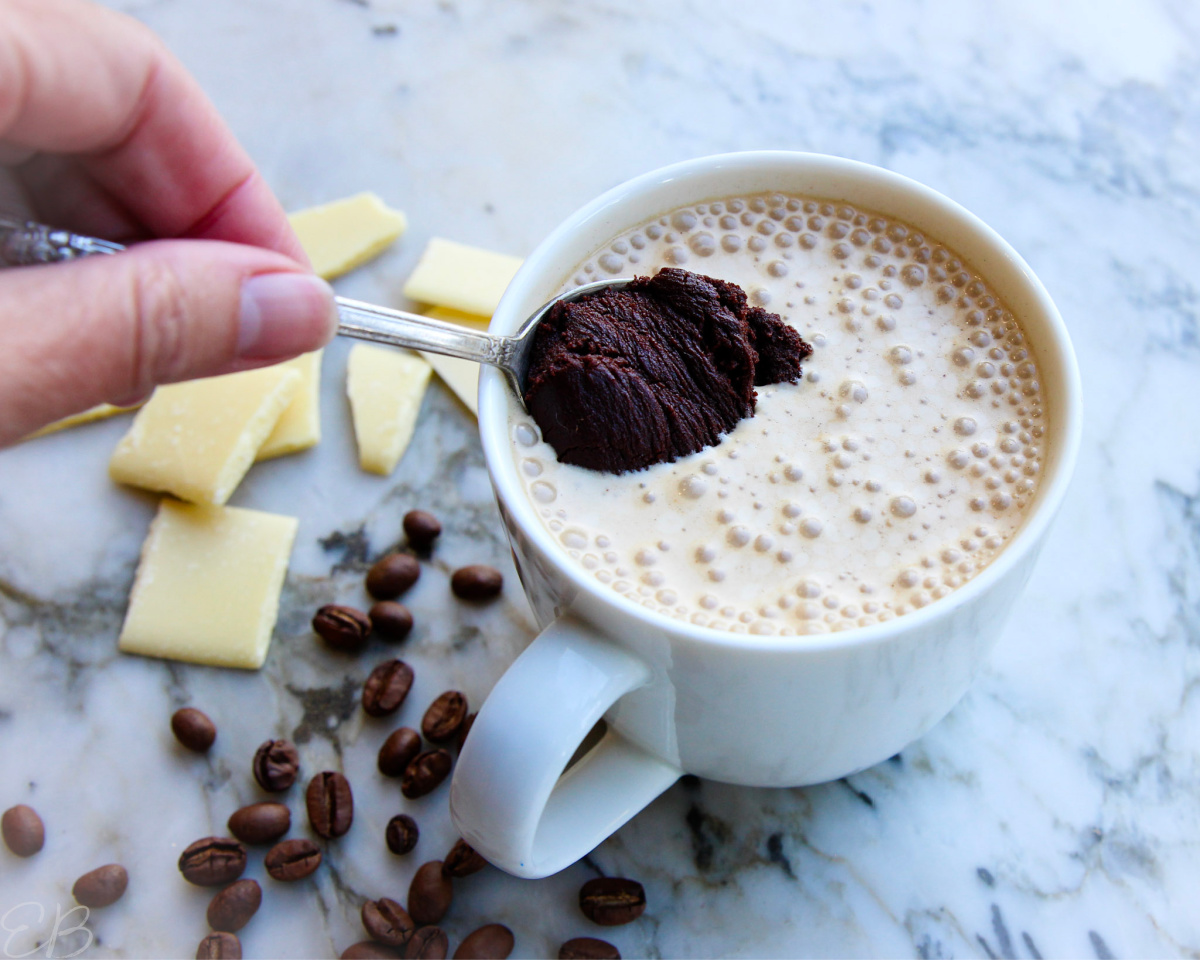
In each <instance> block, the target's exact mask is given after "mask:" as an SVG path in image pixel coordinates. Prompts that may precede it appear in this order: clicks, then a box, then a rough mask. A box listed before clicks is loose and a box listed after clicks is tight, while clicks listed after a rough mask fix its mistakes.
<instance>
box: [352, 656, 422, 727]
mask: <svg viewBox="0 0 1200 960" xmlns="http://www.w3.org/2000/svg"><path fill="white" fill-rule="evenodd" d="M412 682H413V671H412V667H410V666H409V665H408V664H407V663H405V662H404V661H403V660H385V661H384V662H383V663H381V664H380V665H379V666H377V667H376V668H375V669H374V670H372V671H371V675H370V676H369V677H367V682H366V683H365V684H363V692H362V706H363V710H365V711H366V712H367V714H368V716H372V717H386V716H387V715H388V714H389V713H395V712H396V711H397V710H399V709H400V704H402V703H403V702H404V698H405V697H407V696H408V691H409V690H411V689H412Z"/></svg>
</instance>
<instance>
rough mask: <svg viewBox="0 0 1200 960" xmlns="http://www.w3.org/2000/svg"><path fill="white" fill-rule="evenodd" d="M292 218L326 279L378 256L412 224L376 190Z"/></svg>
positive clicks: (299, 213) (315, 268) (313, 259)
mask: <svg viewBox="0 0 1200 960" xmlns="http://www.w3.org/2000/svg"><path fill="white" fill-rule="evenodd" d="M288 220H289V221H291V224H292V229H293V230H295V231H296V236H298V237H299V238H300V244H301V246H303V247H304V252H305V253H307V254H308V259H309V260H311V261H312V266H313V270H314V271H315V272H316V273H317V275H318V276H321V277H324V278H325V279H326V280H332V279H333V278H334V277H340V276H341V275H342V274H343V273H347V272H349V271H351V270H353V269H354V268H355V267H357V266H359V265H361V264H363V263H366V262H367V261H368V260H370V259H371V258H372V257H374V256H378V255H379V254H380V253H382V252H383V251H384V250H386V249H387V248H388V247H389V246H391V244H392V243H393V242H394V241H395V240H396V238H397V237H399V236H400V234H402V233H404V231H405V229H407V227H408V220H407V219H406V218H405V216H404V214H403V213H401V212H400V211H399V210H392V209H390V208H389V207H388V206H387V205H386V204H385V203H384V202H383V201H382V200H380V199H379V197H377V196H376V195H375V194H373V193H359V194H356V195H355V196H353V197H347V198H346V199H344V200H335V201H333V202H332V203H326V204H322V205H321V206H319V207H309V208H308V209H306V210H298V211H296V212H295V213H293V214H292V215H291V216H289V217H288Z"/></svg>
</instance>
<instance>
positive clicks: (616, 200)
mask: <svg viewBox="0 0 1200 960" xmlns="http://www.w3.org/2000/svg"><path fill="white" fill-rule="evenodd" d="M780 163H783V164H795V165H797V166H798V167H803V166H805V165H808V166H809V167H811V168H826V169H829V170H837V171H838V172H840V173H843V174H847V175H850V176H852V177H856V178H861V179H863V180H866V181H874V182H875V183H876V184H877V185H882V186H884V187H886V188H890V189H895V190H898V191H901V192H904V193H907V194H908V195H909V197H910V198H914V199H915V200H916V201H918V202H920V203H924V204H926V205H928V206H929V207H932V208H934V209H935V210H936V211H937V212H939V213H940V214H941V215H943V216H949V217H951V218H953V219H955V220H957V221H958V222H959V224H960V225H961V226H962V227H964V228H966V229H967V230H968V231H972V232H974V233H975V234H976V237H977V238H978V239H980V240H982V241H983V242H984V243H985V244H986V245H988V246H990V247H991V248H992V250H993V251H994V252H995V253H996V254H998V255H999V256H1000V257H1001V258H1002V259H1004V260H1006V261H1008V263H1009V264H1010V265H1012V266H1015V267H1016V268H1017V273H1018V274H1019V280H1018V282H1019V283H1022V284H1024V285H1025V287H1026V291H1025V292H1026V293H1027V294H1028V295H1030V296H1031V297H1032V299H1033V301H1034V303H1035V304H1036V307H1037V308H1038V309H1039V310H1040V311H1041V313H1042V314H1043V315H1044V318H1045V320H1046V325H1047V331H1048V333H1049V334H1051V335H1052V336H1047V337H1045V338H1044V341H1045V342H1046V343H1047V344H1049V343H1050V341H1051V340H1053V341H1056V343H1055V346H1056V347H1057V350H1058V354H1059V356H1060V357H1061V367H1062V369H1061V370H1060V371H1058V374H1059V375H1060V376H1061V379H1062V384H1061V385H1062V396H1061V401H1060V404H1059V407H1060V408H1059V409H1055V410H1054V415H1055V416H1056V417H1057V418H1059V419H1060V420H1061V429H1059V430H1058V432H1059V433H1060V434H1061V439H1060V440H1059V443H1058V447H1059V456H1058V459H1057V463H1056V464H1055V465H1054V468H1053V471H1051V470H1047V472H1046V474H1044V475H1043V478H1042V488H1041V490H1040V491H1039V495H1038V497H1037V499H1036V500H1035V502H1034V503H1033V505H1032V510H1031V512H1030V514H1029V515H1028V516H1027V517H1026V519H1025V522H1024V523H1023V524H1022V525H1021V527H1020V528H1019V529H1018V531H1017V532H1016V534H1015V535H1014V537H1013V539H1012V540H1011V541H1009V543H1008V544H1007V545H1006V546H1005V547H1004V549H1003V550H1001V552H1000V553H999V555H998V556H997V557H996V558H995V559H994V560H992V561H991V562H990V563H989V564H988V565H987V566H986V567H985V568H984V569H983V570H982V571H981V572H980V573H979V574H978V575H976V576H975V577H974V578H972V579H971V580H970V581H968V582H967V583H965V584H963V585H962V586H961V587H957V588H955V589H954V590H952V591H951V592H950V593H949V594H947V595H946V596H945V597H942V598H940V599H937V600H934V601H932V602H931V603H930V604H929V605H928V606H926V607H923V608H921V609H919V610H915V611H911V612H909V613H905V614H902V615H900V616H897V617H895V618H893V619H891V620H887V621H884V622H881V623H874V624H871V625H869V626H865V627H861V626H856V627H853V628H850V629H848V630H842V631H837V632H830V633H818V634H796V635H793V636H786V635H781V634H778V633H775V634H752V633H750V632H749V631H747V632H746V633H733V632H731V631H728V630H716V629H713V628H712V627H701V626H698V625H697V624H694V623H691V622H690V621H687V620H682V619H679V618H677V617H673V616H671V615H670V614H665V613H659V612H658V611H654V610H649V609H647V608H646V607H643V606H642V605H641V604H640V603H635V602H634V601H632V600H630V599H628V598H626V597H625V596H623V595H622V594H619V593H617V592H616V591H614V590H613V589H611V588H610V587H607V586H605V585H603V584H598V583H593V582H591V580H590V579H589V578H587V577H586V576H585V575H584V571H583V570H582V568H580V569H576V568H575V565H574V564H573V563H572V562H571V560H570V558H569V557H567V556H566V555H565V553H564V552H563V550H562V548H561V546H560V545H559V544H558V543H557V542H556V541H555V540H554V538H553V537H552V536H551V535H550V531H549V530H547V529H546V528H545V526H544V525H543V524H542V523H541V521H540V520H539V519H538V517H537V516H536V513H535V511H534V508H533V505H532V503H531V502H530V501H529V499H528V497H527V496H525V494H524V491H523V489H522V487H521V481H520V478H519V477H518V476H517V473H516V464H515V461H514V459H513V457H512V454H511V450H510V441H509V437H508V433H509V431H508V423H509V418H508V412H509V411H508V400H509V395H508V390H509V388H508V385H507V381H506V380H505V378H504V375H503V374H502V373H501V372H500V370H499V369H497V368H495V367H489V366H486V365H485V366H484V367H483V369H482V370H481V371H480V380H479V432H480V438H481V441H482V443H483V449H484V456H485V459H486V460H487V464H488V469H489V474H490V475H491V478H492V483H493V486H494V488H495V490H496V494H497V497H498V498H500V499H501V501H502V504H503V506H504V508H505V510H506V511H507V512H508V514H509V516H510V517H511V518H512V520H513V522H514V523H515V524H516V525H517V526H518V528H519V529H520V530H521V533H522V535H523V536H525V537H528V538H529V539H530V540H532V541H533V542H534V543H536V544H537V546H538V547H539V549H540V550H541V552H542V553H543V554H545V555H546V556H547V557H549V558H551V559H552V560H553V562H554V565H555V569H556V571H557V572H558V573H559V574H560V575H562V576H564V577H565V578H566V579H567V580H569V581H570V583H571V585H572V586H573V587H574V588H575V589H576V590H577V591H578V592H579V593H582V594H585V595H587V596H588V597H589V598H590V599H592V600H594V601H596V602H598V603H600V604H602V605H604V606H609V607H614V608H616V609H617V610H619V611H621V612H622V613H624V614H626V615H629V616H632V617H634V618H636V619H637V620H639V621H642V622H643V623H646V624H648V625H650V626H652V627H654V628H656V629H658V630H660V631H663V632H664V633H666V634H668V635H671V636H673V637H686V638H688V639H689V640H691V641H693V642H696V643H699V644H701V645H705V646H719V647H724V648H731V649H742V650H761V651H770V652H777V653H784V652H788V651H792V650H795V651H802V650H806V651H828V650H835V649H844V648H847V647H857V646H869V645H872V644H877V643H884V642H887V641H888V640H890V639H891V638H892V637H893V636H895V635H897V634H898V633H900V632H907V631H908V630H910V629H920V628H921V627H923V626H924V625H926V624H928V623H930V622H932V621H935V620H940V619H942V618H945V617H947V616H950V615H952V614H953V613H954V611H955V610H957V609H959V608H960V607H963V606H965V605H967V604H970V603H971V602H972V601H973V600H974V599H975V598H976V597H977V596H978V595H980V594H982V593H984V592H985V591H987V590H990V589H991V588H992V586H993V585H994V584H995V583H998V582H1000V581H1001V580H1002V579H1004V577H1005V576H1006V575H1007V574H1008V573H1009V571H1010V570H1011V569H1012V568H1013V567H1015V566H1016V565H1017V564H1018V563H1020V562H1021V560H1022V559H1023V558H1024V557H1025V556H1026V555H1027V554H1028V553H1029V552H1030V551H1031V550H1034V549H1036V548H1037V546H1038V545H1039V544H1040V543H1041V541H1042V538H1043V536H1044V534H1045V532H1046V530H1047V528H1048V526H1049V524H1050V522H1051V521H1052V520H1053V518H1054V515H1055V514H1056V513H1057V512H1058V508H1059V506H1060V505H1061V503H1062V500H1063V498H1064V496H1065V495H1066V490H1067V487H1068V485H1069V483H1070V480H1071V475H1072V473H1073V471H1074V466H1075V461H1076V458H1077V455H1078V451H1079V445H1080V439H1081V434H1082V385H1081V381H1080V375H1079V367H1078V362H1077V360H1076V357H1075V351H1074V348H1073V346H1072V344H1071V340H1070V337H1069V335H1068V333H1067V328H1066V324H1065V322H1064V321H1063V319H1062V316H1061V314H1060V313H1059V311H1058V308H1057V307H1056V306H1055V305H1054V302H1053V300H1052V299H1051V297H1050V294H1049V293H1048V292H1047V290H1046V289H1045V287H1044V286H1043V284H1042V282H1041V281H1040V280H1039V279H1038V277H1037V276H1036V274H1035V273H1034V272H1033V270H1032V269H1031V268H1030V267H1029V265H1028V264H1027V263H1026V262H1025V260H1024V259H1023V258H1022V257H1021V256H1020V254H1018V253H1017V252H1016V250H1014V249H1013V248H1012V246H1011V245H1010V244H1009V243H1008V242H1007V241H1006V240H1005V239H1004V238H1003V237H1001V236H1000V235H999V234H998V233H997V232H996V231H995V230H993V229H992V228H991V227H990V226H988V225H987V224H986V223H985V222H984V221H983V220H981V219H980V218H979V217H977V216H976V215H975V214H973V213H971V212H970V211H969V210H967V209H966V208H965V207H963V206H962V205H961V204H958V203H957V202H955V201H953V200H951V199H950V198H948V197H946V196H945V195H944V194H941V193H939V192H938V191H936V190H934V189H932V188H931V187H927V186H925V185H924V184H922V183H920V182H918V181H916V180H913V179H911V178H909V177H905V176H904V175H902V174H898V173H895V172H893V171H890V170H886V169H884V168H882V167H877V166H874V165H872V164H868V163H863V162H862V161H858V160H851V159H848V158H844V157H838V156H834V155H831V154H819V153H807V152H800V151H789V150H756V151H744V152H736V153H723V154H713V155H709V156H703V157H696V158H693V159H690V160H684V161H681V162H678V163H673V164H669V165H667V166H664V167H659V168H657V169H654V170H650V171H648V172H646V173H643V174H640V175H638V176H636V177H633V178H631V179H629V180H626V181H624V182H623V183H620V184H618V185H617V186H615V187H612V188H611V189H609V190H607V191H605V192H604V193H602V194H601V195H600V196H598V197H596V198H595V199H593V200H591V201H590V202H588V203H586V204H584V205H583V206H582V207H580V208H579V209H577V210H576V211H575V212H574V213H572V214H571V215H570V216H568V217H567V218H566V219H565V220H563V221H562V222H561V223H560V224H559V225H558V226H557V227H556V228H555V229H554V230H553V231H552V232H551V233H550V234H549V235H548V236H547V237H546V238H545V239H544V240H543V241H542V242H541V243H540V244H538V246H537V247H536V248H535V249H534V251H533V253H531V254H530V255H529V257H527V258H526V259H525V261H524V263H523V264H522V265H521V267H520V269H518V271H517V273H516V275H515V276H514V277H513V280H512V282H511V283H510V284H509V286H508V288H507V289H506V290H505V293H504V296H503V297H502V298H501V300H500V303H499V305H498V306H497V308H496V311H495V312H494V313H493V315H492V322H491V324H490V326H489V332H491V333H493V334H511V333H513V332H515V331H516V330H517V329H518V328H519V327H520V325H521V324H522V323H523V322H524V320H525V319H527V316H528V314H526V313H521V312H520V311H519V310H518V305H519V304H520V302H521V301H522V300H523V299H526V298H528V296H529V295H530V293H531V292H534V291H533V288H534V287H535V286H536V285H538V284H540V283H543V282H544V281H545V278H546V275H547V273H548V270H549V266H550V265H549V261H550V260H551V259H552V257H553V255H554V254H555V252H556V250H557V248H559V247H560V246H561V245H562V244H563V243H564V242H565V241H567V240H568V239H570V238H572V237H574V236H575V235H576V234H578V233H579V232H581V231H583V230H585V229H586V228H587V227H588V226H589V225H590V224H592V223H593V222H594V221H596V220H598V219H602V218H604V216H605V214H606V213H608V212H609V211H610V209H611V208H614V207H615V206H617V205H618V204H622V203H625V202H627V201H629V200H630V198H631V197H636V196H637V195H639V194H641V195H652V194H653V193H654V191H655V190H657V189H659V188H662V187H664V186H666V185H667V184H670V183H673V182H676V181H680V180H687V179H690V178H693V177H700V176H704V175H708V174H711V173H712V172H714V171H722V170H735V171H736V170H741V171H753V170H754V169H760V168H765V167H770V166H772V165H776V164H780ZM704 199H705V198H697V199H696V201H695V202H698V203H700V202H704ZM828 199H831V200H835V199H838V198H833V197H830V198H828ZM841 199H844V200H846V202H848V203H853V202H856V201H855V200H854V198H852V197H845V198H841ZM674 206H678V204H675V205H672V208H673V207H674ZM665 212H666V210H657V209H650V208H649V206H648V207H647V208H646V211H645V212H644V213H643V214H642V215H640V217H639V218H638V219H636V220H634V221H633V222H630V223H627V224H625V226H624V227H619V228H617V230H615V231H613V232H614V235H615V233H616V232H619V230H620V229H628V228H629V227H632V226H634V225H636V223H638V222H642V221H643V220H646V219H649V218H650V217H651V216H653V215H655V214H656V213H665ZM970 262H972V264H973V265H974V260H971V261H970ZM560 279H561V277H554V278H553V280H555V281H558V280H560ZM1005 299H1011V298H1009V297H1006V298H1005ZM530 312H532V311H530ZM1040 342H1042V341H1039V343H1040Z"/></svg>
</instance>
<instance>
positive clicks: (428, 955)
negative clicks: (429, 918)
mask: <svg viewBox="0 0 1200 960" xmlns="http://www.w3.org/2000/svg"><path fill="white" fill-rule="evenodd" d="M449 952H450V938H449V937H447V936H446V931H445V930H443V929H442V928H441V927H418V928H417V930H416V932H415V933H414V934H413V935H412V936H411V937H409V939H408V944H407V945H406V946H405V948H404V957H405V960H446V954H447V953H449Z"/></svg>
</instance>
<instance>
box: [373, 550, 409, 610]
mask: <svg viewBox="0 0 1200 960" xmlns="http://www.w3.org/2000/svg"><path fill="white" fill-rule="evenodd" d="M420 575H421V565H420V564H419V563H417V558H416V557H413V556H410V555H409V554H407V553H389V554H388V555H387V556H384V557H380V558H379V559H378V560H376V561H375V565H374V566H373V567H371V569H370V570H368V571H367V593H369V594H370V595H371V596H373V597H374V598H375V599H376V600H395V599H396V598H397V597H398V596H400V594H402V593H403V592H404V591H405V590H407V589H408V588H409V587H411V586H412V585H413V584H414V583H416V582H417V578H418V577H419V576H420Z"/></svg>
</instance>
